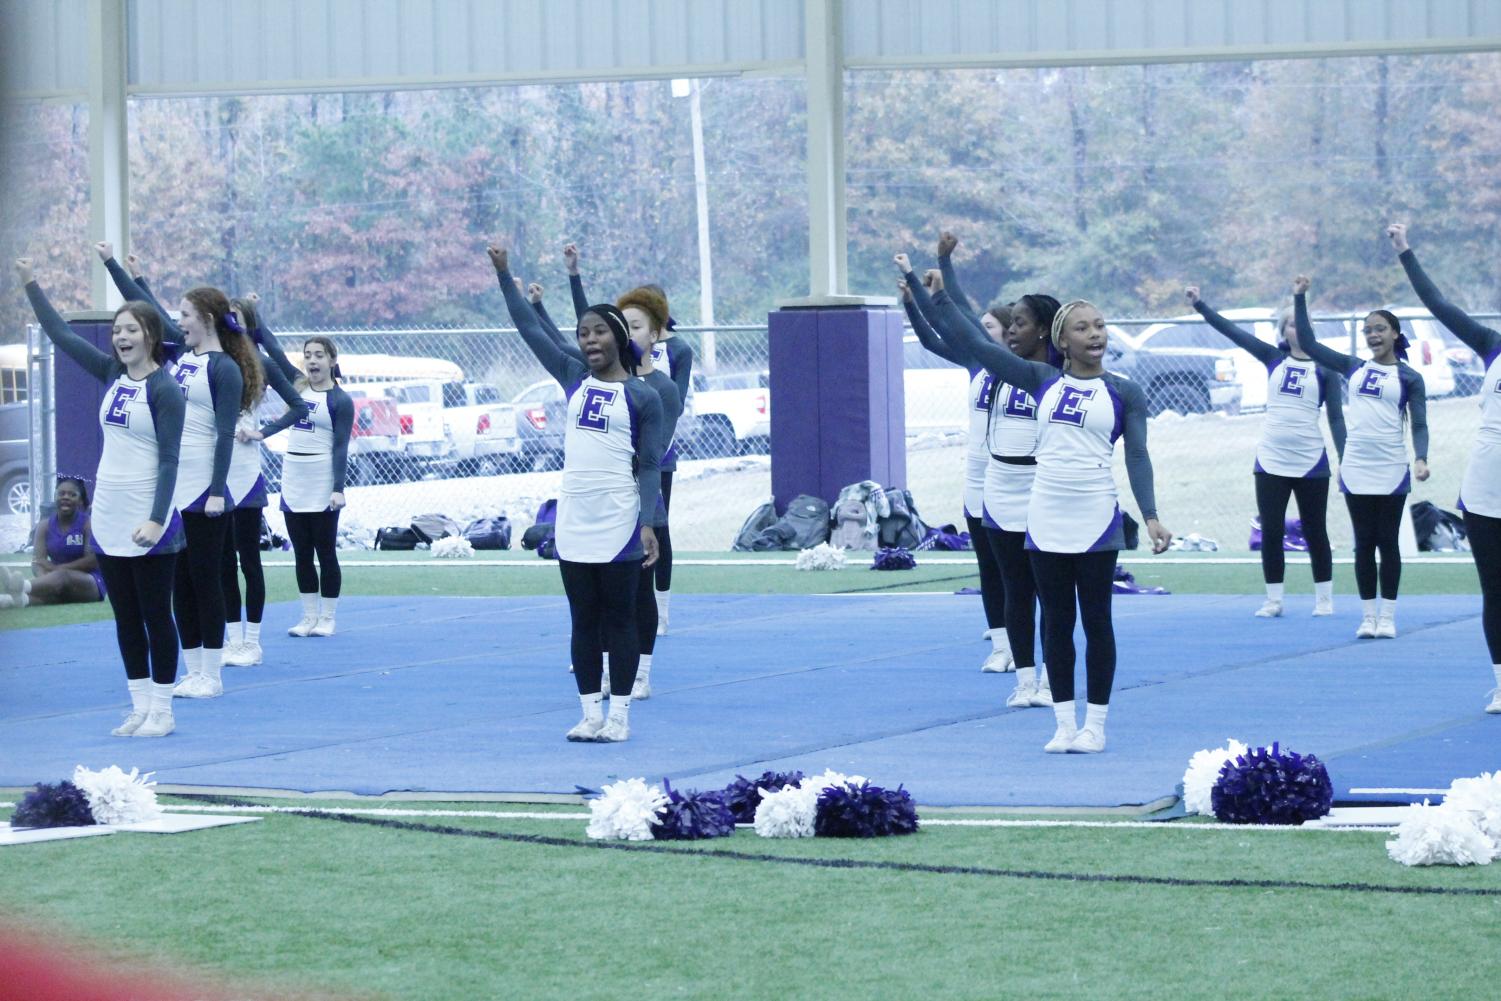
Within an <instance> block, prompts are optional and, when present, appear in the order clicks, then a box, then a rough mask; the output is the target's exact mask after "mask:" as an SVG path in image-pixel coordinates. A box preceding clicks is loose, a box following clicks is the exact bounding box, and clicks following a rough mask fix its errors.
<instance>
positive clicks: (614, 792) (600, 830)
mask: <svg viewBox="0 0 1501 1001" xmlns="http://www.w3.org/2000/svg"><path fill="white" fill-rule="evenodd" d="M667 802H668V801H667V794H666V793H665V792H663V791H662V790H661V789H658V788H657V787H656V786H649V785H647V784H646V780H645V779H624V780H622V781H620V782H614V783H611V784H610V785H607V786H605V787H604V795H602V796H600V797H599V798H598V799H592V800H590V801H589V827H588V829H587V830H586V831H585V833H587V834H588V835H589V837H591V838H623V839H624V840H626V841H650V840H652V834H651V825H652V822H653V821H656V820H658V819H660V815H661V813H662V808H663V807H665V806H666V805H667Z"/></svg>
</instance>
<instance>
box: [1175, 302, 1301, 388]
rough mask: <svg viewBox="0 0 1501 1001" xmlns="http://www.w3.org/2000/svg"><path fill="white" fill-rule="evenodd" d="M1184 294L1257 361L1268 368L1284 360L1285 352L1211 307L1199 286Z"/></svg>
mask: <svg viewBox="0 0 1501 1001" xmlns="http://www.w3.org/2000/svg"><path fill="white" fill-rule="evenodd" d="M1183 294H1184V296H1185V297H1186V298H1187V299H1188V304H1189V305H1190V306H1192V307H1193V308H1194V309H1195V310H1196V311H1197V312H1198V314H1199V315H1200V316H1202V317H1203V318H1204V319H1205V321H1207V322H1208V324H1209V325H1210V326H1211V327H1213V328H1214V329H1215V330H1218V331H1219V332H1220V333H1222V334H1224V335H1225V336H1226V337H1228V338H1230V340H1231V341H1232V342H1233V343H1234V344H1235V346H1236V347H1238V348H1240V349H1241V350H1243V351H1248V352H1250V354H1251V357H1252V358H1255V359H1256V360H1257V361H1259V362H1261V364H1263V365H1265V366H1267V367H1268V368H1271V367H1272V366H1273V365H1275V364H1277V363H1278V362H1280V361H1281V360H1282V358H1283V353H1282V352H1281V351H1279V350H1277V349H1276V348H1275V347H1273V346H1272V345H1270V344H1267V343H1265V342H1264V341H1262V340H1261V339H1260V338H1258V337H1257V336H1256V335H1255V334H1253V333H1251V332H1250V331H1249V330H1244V329H1242V328H1240V327H1237V326H1236V325H1235V324H1233V323H1231V322H1230V321H1229V320H1227V319H1225V318H1224V317H1223V316H1221V315H1220V314H1218V313H1216V312H1215V311H1214V310H1213V309H1211V308H1210V306H1209V303H1207V302H1205V301H1204V300H1203V299H1200V298H1199V287H1198V286H1197V285H1190V286H1189V287H1188V288H1186V289H1184V290H1183Z"/></svg>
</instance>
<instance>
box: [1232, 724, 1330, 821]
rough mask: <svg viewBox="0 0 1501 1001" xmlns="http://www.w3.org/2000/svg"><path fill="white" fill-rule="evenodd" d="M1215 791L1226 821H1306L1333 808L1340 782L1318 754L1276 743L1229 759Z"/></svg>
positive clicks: (1320, 815)
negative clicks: (1331, 777) (1333, 781)
mask: <svg viewBox="0 0 1501 1001" xmlns="http://www.w3.org/2000/svg"><path fill="white" fill-rule="evenodd" d="M1209 795H1210V802H1211V804H1212V805H1213V807H1214V815H1215V817H1216V818H1217V819H1219V820H1220V821H1221V822H1223V823H1226V824H1301V823H1303V822H1304V821H1306V820H1314V819H1316V818H1318V817H1322V816H1324V815H1325V814H1326V813H1328V812H1329V807H1330V805H1331V804H1332V803H1333V802H1334V786H1333V785H1332V784H1331V783H1330V781H1329V771H1328V769H1326V768H1325V767H1324V763H1323V762H1322V761H1320V760H1319V759H1318V758H1316V757H1314V756H1313V755H1311V754H1297V753H1295V752H1292V751H1283V750H1282V749H1281V748H1280V747H1279V746H1278V745H1277V744H1275V743H1274V744H1273V745H1272V746H1271V747H1269V748H1268V747H1256V748H1252V749H1251V750H1249V751H1247V752H1246V753H1245V754H1242V755H1240V756H1239V757H1236V758H1234V759H1233V760H1231V761H1227V762H1225V766H1224V767H1223V768H1221V769H1220V774H1219V778H1218V779H1216V780H1215V783H1214V788H1213V789H1212V790H1211V791H1210V794H1209Z"/></svg>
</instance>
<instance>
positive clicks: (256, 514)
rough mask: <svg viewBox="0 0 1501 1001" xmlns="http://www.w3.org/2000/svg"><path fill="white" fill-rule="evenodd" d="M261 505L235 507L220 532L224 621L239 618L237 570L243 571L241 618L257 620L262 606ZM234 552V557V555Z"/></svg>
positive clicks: (263, 585)
mask: <svg viewBox="0 0 1501 1001" xmlns="http://www.w3.org/2000/svg"><path fill="white" fill-rule="evenodd" d="M261 511H262V509H261V508H258V507H239V508H235V511H234V514H232V515H230V519H231V521H230V526H229V531H228V532H225V533H224V566H223V568H222V569H223V573H224V621H225V622H239V621H240V574H241V573H244V574H245V618H246V620H248V621H250V622H260V621H261V614H262V613H263V612H264V611H265V610H266V573H265V571H264V570H262V569H261ZM237 556H238V558H237Z"/></svg>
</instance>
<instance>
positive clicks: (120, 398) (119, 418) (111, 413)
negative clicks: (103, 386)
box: [104, 386, 141, 428]
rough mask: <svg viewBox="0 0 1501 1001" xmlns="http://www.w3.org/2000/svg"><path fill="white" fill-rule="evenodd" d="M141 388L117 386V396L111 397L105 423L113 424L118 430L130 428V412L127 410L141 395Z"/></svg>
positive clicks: (105, 414)
mask: <svg viewBox="0 0 1501 1001" xmlns="http://www.w3.org/2000/svg"><path fill="white" fill-rule="evenodd" d="M140 392H141V387H140V386H116V387H115V395H114V396H112V397H110V401H109V409H108V410H106V411H105V412H104V423H106V424H113V425H114V426H115V427H117V428H128V427H130V411H129V410H126V409H125V408H126V407H128V406H130V404H131V402H132V401H134V400H135V398H136V397H137V396H138V395H140Z"/></svg>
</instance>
